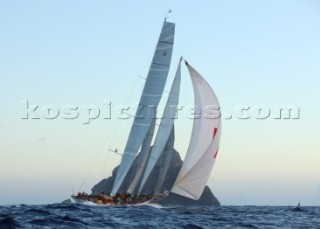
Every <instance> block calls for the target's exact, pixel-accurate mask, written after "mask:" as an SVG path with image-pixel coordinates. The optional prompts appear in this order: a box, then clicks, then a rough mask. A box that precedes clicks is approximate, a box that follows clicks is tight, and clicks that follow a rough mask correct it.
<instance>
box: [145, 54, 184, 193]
mask: <svg viewBox="0 0 320 229" xmlns="http://www.w3.org/2000/svg"><path fill="white" fill-rule="evenodd" d="M181 60H182V59H180V61H179V64H178V68H177V71H176V75H175V77H174V80H173V83H172V86H171V90H170V94H169V97H168V100H167V103H166V106H165V109H164V112H163V116H164V117H163V118H162V120H161V123H160V126H159V129H158V133H157V136H156V139H155V141H154V144H153V147H152V150H151V153H150V156H149V160H148V163H147V165H146V168H145V171H144V174H143V177H142V181H141V184H140V188H139V193H140V192H141V190H142V189H143V186H144V185H145V183H146V181H147V179H148V177H149V176H150V174H151V172H152V169H153V168H154V166H155V164H156V163H157V161H158V159H159V157H160V155H161V153H162V152H163V150H164V148H165V145H166V143H167V141H168V139H169V136H170V133H171V130H172V128H173V123H174V121H175V118H176V113H177V106H178V103H179V93H180V83H181ZM165 172H166V171H165Z"/></svg>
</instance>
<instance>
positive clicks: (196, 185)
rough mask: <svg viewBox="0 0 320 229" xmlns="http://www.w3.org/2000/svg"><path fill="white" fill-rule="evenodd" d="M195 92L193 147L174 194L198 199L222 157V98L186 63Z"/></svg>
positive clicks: (190, 146) (184, 164)
mask: <svg viewBox="0 0 320 229" xmlns="http://www.w3.org/2000/svg"><path fill="white" fill-rule="evenodd" d="M186 65H187V67H188V70H189V73H190V76H191V80H192V85H193V89H194V100H195V114H197V116H198V117H195V119H194V121H193V128H192V134H191V139H190V143H189V148H188V151H187V154H186V157H185V159H184V163H183V165H182V168H181V170H180V172H179V174H178V177H177V179H176V181H175V183H174V185H173V188H172V190H171V192H174V193H177V194H179V195H182V196H185V197H188V198H191V199H195V200H198V199H199V198H200V196H201V195H202V192H203V190H204V188H205V186H206V184H207V181H208V179H209V176H210V173H211V170H212V167H213V164H214V162H215V159H216V157H217V154H218V150H219V143H220V136H221V117H220V107H219V102H218V99H217V97H216V95H215V93H214V92H213V90H212V89H211V87H210V85H209V84H208V83H207V82H206V80H205V79H204V78H203V77H202V76H201V75H200V74H199V73H198V72H197V71H196V70H195V69H194V68H193V67H191V66H190V65H189V64H188V63H186Z"/></svg>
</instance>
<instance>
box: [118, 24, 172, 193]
mask: <svg viewBox="0 0 320 229" xmlns="http://www.w3.org/2000/svg"><path fill="white" fill-rule="evenodd" d="M174 30H175V25H174V24H173V23H170V22H166V21H164V23H163V27H162V31H161V34H160V37H159V40H158V43H157V47H156V50H155V53H154V56H153V59H152V63H151V66H150V69H149V73H148V76H147V79H146V83H145V85H144V88H143V92H142V95H141V98H140V102H139V106H140V107H142V108H143V109H138V110H137V112H136V116H135V119H134V121H133V124H132V127H131V131H130V134H129V138H128V141H127V144H126V147H125V150H124V153H123V156H122V160H121V163H120V166H119V170H118V172H117V176H116V179H115V182H114V185H113V188H112V194H116V193H117V192H118V190H119V188H120V186H121V184H122V182H123V180H124V178H125V177H126V175H127V173H128V170H129V168H130V166H131V165H132V163H133V161H134V159H135V156H136V155H137V153H138V150H139V148H140V147H141V144H142V141H143V139H144V138H145V136H146V134H147V132H148V130H149V128H150V125H151V122H152V120H153V118H154V117H155V109H156V107H157V106H158V104H159V101H160V99H161V96H162V93H163V90H164V85H165V83H166V79H167V76H168V72H169V67H170V61H171V56H172V49H173V41H174Z"/></svg>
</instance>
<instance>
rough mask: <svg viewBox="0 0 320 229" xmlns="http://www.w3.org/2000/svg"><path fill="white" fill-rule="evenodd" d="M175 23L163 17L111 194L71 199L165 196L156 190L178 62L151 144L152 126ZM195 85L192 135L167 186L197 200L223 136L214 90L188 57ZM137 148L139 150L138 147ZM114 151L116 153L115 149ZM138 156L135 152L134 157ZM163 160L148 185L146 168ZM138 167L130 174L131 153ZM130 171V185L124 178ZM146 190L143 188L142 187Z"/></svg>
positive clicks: (168, 148) (128, 201)
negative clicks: (153, 181)
mask: <svg viewBox="0 0 320 229" xmlns="http://www.w3.org/2000/svg"><path fill="white" fill-rule="evenodd" d="M174 34H175V24H174V23H171V22H167V21H166V19H165V20H164V23H163V26H162V30H161V33H160V36H159V39H158V42H157V46H156V49H155V52H154V56H153V59H152V62H151V66H150V68H149V73H148V75H147V78H146V81H145V85H144V88H143V91H142V95H141V97H140V102H139V108H138V109H137V111H136V116H135V117H134V121H133V124H132V127H131V130H130V133H129V137H128V140H127V144H126V147H125V150H124V153H123V154H122V155H121V156H122V160H121V163H120V166H119V169H118V171H117V175H116V178H115V181H114V183H113V188H112V192H111V194H108V195H105V194H103V193H101V194H100V195H87V194H84V193H83V194H82V193H79V194H78V195H73V196H72V199H73V200H75V201H76V202H77V203H86V202H91V203H95V204H99V205H144V204H148V203H151V202H157V201H158V200H160V199H163V198H166V197H167V196H168V193H169V190H168V191H166V192H164V193H161V194H158V193H160V190H161V188H162V186H163V183H164V180H165V177H166V175H167V171H168V168H169V163H170V161H171V157H172V154H173V146H174V134H175V133H174V121H175V119H176V113H177V106H178V103H179V95H180V83H181V62H182V60H183V59H182V57H181V58H180V60H179V62H178V67H177V70H176V73H175V77H174V80H173V83H172V85H171V90H170V92H169V97H168V100H167V102H166V106H165V109H164V112H163V116H162V119H161V123H160V125H159V128H158V131H157V134H156V136H155V139H154V144H153V146H152V147H151V142H152V139H153V136H154V132H155V126H156V118H155V117H156V115H157V107H158V105H159V102H160V99H161V97H162V95H163V91H164V87H165V84H166V80H167V76H168V73H169V68H170V63H171V56H172V50H173V44H174ZM185 64H186V67H187V68H188V71H189V74H190V77H191V81H192V85H193V91H194V101H195V108H194V109H195V112H194V113H195V114H197V115H198V117H197V118H194V120H193V128H192V133H191V139H190V142H189V147H188V150H187V154H186V157H185V159H184V162H183V165H182V167H181V169H180V171H179V174H178V175H177V178H176V180H175V183H174V185H173V187H172V188H171V190H170V192H174V193H176V194H178V195H181V196H184V197H187V198H190V199H194V200H198V199H199V198H200V196H201V195H202V193H203V190H204V188H205V186H206V183H207V181H208V178H209V176H210V173H211V171H212V168H213V165H214V162H215V159H216V157H217V154H218V149H219V143H220V136H221V118H220V107H219V103H218V100H217V97H216V95H215V94H214V92H213V90H212V89H211V87H210V85H209V84H208V83H207V81H206V80H205V79H204V78H203V77H202V76H201V75H200V74H199V73H198V72H197V71H196V70H195V69H194V68H193V67H192V66H191V65H190V64H189V63H188V62H187V61H185ZM139 150H140V153H138V152H139ZM117 154H118V153H117ZM137 156H139V157H137ZM160 157H162V158H164V159H163V162H162V163H161V167H160V169H159V173H158V177H157V180H156V185H155V187H154V188H153V189H152V190H149V189H148V188H146V187H149V182H150V179H149V178H150V174H151V172H152V171H153V169H154V168H155V165H156V163H157V162H158V160H159V158H160ZM136 158H137V159H138V163H137V167H136V168H135V171H134V173H133V174H128V172H129V169H130V167H131V165H132V164H133V162H134V160H135V159H136ZM128 176H130V177H132V178H131V182H130V185H127V186H126V184H125V182H124V181H125V179H127V178H128ZM146 190H147V191H146Z"/></svg>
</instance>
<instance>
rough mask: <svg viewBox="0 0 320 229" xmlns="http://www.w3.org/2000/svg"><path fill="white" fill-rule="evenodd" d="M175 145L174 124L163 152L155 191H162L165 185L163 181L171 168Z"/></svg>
mask: <svg viewBox="0 0 320 229" xmlns="http://www.w3.org/2000/svg"><path fill="white" fill-rule="evenodd" d="M173 146H174V126H173V127H172V129H171V133H170V136H169V139H168V141H167V143H166V146H165V147H164V150H163V152H162V154H163V155H161V156H160V157H162V156H163V161H162V163H161V165H160V171H159V177H158V182H157V185H156V187H155V188H154V193H160V192H161V188H162V186H163V183H164V181H165V179H166V176H167V172H168V169H169V165H170V162H171V158H172V154H173Z"/></svg>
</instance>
